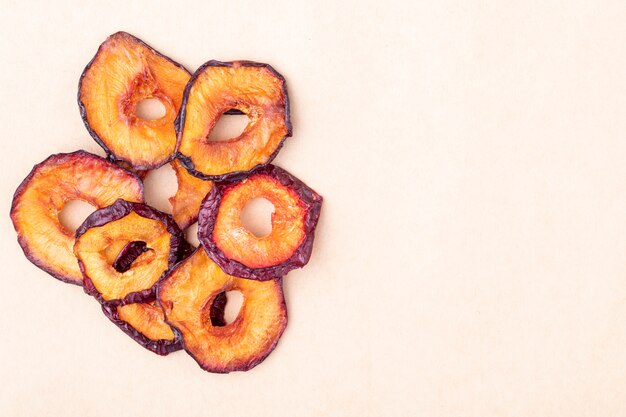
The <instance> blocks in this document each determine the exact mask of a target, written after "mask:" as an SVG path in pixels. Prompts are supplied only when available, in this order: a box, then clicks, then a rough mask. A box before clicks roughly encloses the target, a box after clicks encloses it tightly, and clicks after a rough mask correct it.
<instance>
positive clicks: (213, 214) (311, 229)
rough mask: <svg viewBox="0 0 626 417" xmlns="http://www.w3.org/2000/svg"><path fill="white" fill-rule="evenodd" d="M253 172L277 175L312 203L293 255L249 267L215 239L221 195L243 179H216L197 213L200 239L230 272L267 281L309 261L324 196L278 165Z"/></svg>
mask: <svg viewBox="0 0 626 417" xmlns="http://www.w3.org/2000/svg"><path fill="white" fill-rule="evenodd" d="M253 175H268V176H270V177H272V178H275V179H277V180H278V181H279V182H280V183H281V184H282V185H283V186H285V187H287V188H289V189H291V190H293V191H295V192H296V194H297V195H298V197H299V198H300V199H301V200H302V201H304V202H305V203H306V204H308V205H309V206H310V207H309V210H308V211H307V213H306V215H305V218H304V233H305V238H304V240H303V242H302V243H301V244H300V246H299V247H298V248H297V249H296V250H295V251H294V253H293V255H292V256H291V257H290V258H289V259H287V260H286V261H284V262H282V263H280V264H278V265H274V266H270V267H265V268H250V267H248V266H246V265H244V264H242V263H240V262H238V261H236V260H234V259H230V258H228V256H226V255H225V254H224V252H222V250H221V249H219V248H218V247H217V245H216V244H215V242H214V241H213V228H214V226H215V220H216V218H217V214H218V211H219V207H220V204H221V200H222V196H223V194H224V192H226V191H228V188H230V187H231V186H233V185H235V184H237V183H238V182H239V181H240V179H235V180H226V181H222V182H216V183H215V185H214V186H213V188H212V189H211V191H210V192H209V194H207V196H206V197H205V198H204V200H203V201H202V205H201V206H200V212H199V214H198V239H199V240H200V243H202V246H203V247H204V248H205V250H206V252H207V254H208V255H209V257H210V258H211V259H212V260H213V261H214V262H215V263H216V264H218V265H219V266H220V268H222V270H224V272H226V273H227V274H229V275H232V276H235V277H240V278H247V279H254V280H257V281H267V280H270V279H273V278H275V277H282V276H284V275H286V274H287V273H288V272H289V271H291V270H293V269H296V268H302V267H303V266H304V265H306V264H307V262H308V261H309V258H310V257H311V252H312V250H313V240H314V238H315V227H316V226H317V221H318V219H319V216H320V212H321V209H322V201H323V198H322V196H320V195H319V194H317V193H316V192H315V191H313V190H312V189H311V188H309V187H308V186H307V185H306V184H304V183H303V182H302V181H300V180H299V179H297V178H296V177H294V176H293V175H291V174H289V173H288V172H287V171H285V170H284V169H282V168H279V167H277V166H275V165H267V166H265V167H263V168H260V169H258V170H256V171H255V172H254V174H253Z"/></svg>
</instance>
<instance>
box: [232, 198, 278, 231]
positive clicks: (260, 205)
mask: <svg viewBox="0 0 626 417" xmlns="http://www.w3.org/2000/svg"><path fill="white" fill-rule="evenodd" d="M274 210H275V209H274V205H273V204H272V203H271V202H270V201H269V200H267V199H265V198H262V197H260V198H253V199H252V200H250V201H249V202H248V204H246V206H245V207H244V208H243V210H242V211H241V217H240V221H241V224H242V225H243V227H245V228H246V229H247V230H248V231H249V232H250V233H252V234H253V235H254V236H256V237H259V238H261V237H265V236H268V235H269V234H270V233H272V213H274Z"/></svg>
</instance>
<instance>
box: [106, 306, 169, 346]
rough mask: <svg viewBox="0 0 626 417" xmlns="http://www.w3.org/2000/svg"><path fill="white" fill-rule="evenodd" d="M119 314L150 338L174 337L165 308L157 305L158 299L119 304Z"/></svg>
mask: <svg viewBox="0 0 626 417" xmlns="http://www.w3.org/2000/svg"><path fill="white" fill-rule="evenodd" d="M117 314H118V315H119V317H120V319H121V320H124V321H125V322H126V323H128V324H130V325H131V326H132V327H133V328H135V330H137V331H138V332H140V333H141V334H142V335H144V336H145V337H147V338H148V339H151V340H162V339H165V340H173V339H174V332H173V331H172V328H171V327H170V326H169V325H168V324H167V323H165V316H164V314H163V310H161V309H160V308H159V307H158V306H157V305H156V301H152V302H149V303H133V304H126V305H123V306H119V307H117Z"/></svg>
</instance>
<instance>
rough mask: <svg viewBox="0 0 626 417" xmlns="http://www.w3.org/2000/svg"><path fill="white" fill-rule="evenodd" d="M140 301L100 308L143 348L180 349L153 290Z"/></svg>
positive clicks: (159, 351)
mask: <svg viewBox="0 0 626 417" xmlns="http://www.w3.org/2000/svg"><path fill="white" fill-rule="evenodd" d="M139 300H141V301H137V302H133V303H130V304H122V303H119V302H110V303H103V304H102V311H103V312H104V314H105V315H106V316H107V317H108V318H109V319H110V320H111V321H112V322H113V323H115V324H116V325H117V326H118V327H119V328H120V329H122V331H123V332H124V333H126V334H127V335H129V336H130V337H131V338H132V339H133V340H134V341H136V342H137V343H139V344H140V345H141V346H143V347H145V348H146V349H148V350H150V351H152V352H154V353H156V354H158V355H167V354H169V353H171V352H174V351H177V350H180V349H181V348H182V346H181V339H180V337H179V336H178V335H176V334H175V333H174V332H173V331H172V328H171V327H170V326H169V325H168V324H167V323H165V316H164V314H163V310H162V309H161V308H160V307H159V306H158V305H157V303H156V296H155V292H154V291H152V292H150V293H147V294H144V295H143V296H142V297H141V298H139ZM216 314H218V313H216ZM222 316H223V311H222Z"/></svg>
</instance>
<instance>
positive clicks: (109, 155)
mask: <svg viewBox="0 0 626 417" xmlns="http://www.w3.org/2000/svg"><path fill="white" fill-rule="evenodd" d="M118 33H121V34H125V35H128V36H130V37H131V38H133V39H134V40H135V41H137V42H138V43H140V44H142V45H143V46H145V47H146V48H148V49H149V50H150V51H152V52H154V53H155V54H156V55H158V56H160V57H162V58H165V59H166V60H168V61H169V62H171V63H172V64H174V65H175V66H177V67H178V68H180V69H182V70H184V71H185V72H186V73H187V74H189V75H191V71H189V70H188V69H187V68H185V67H184V66H183V65H181V64H179V63H178V62H176V61H174V60H173V59H171V58H170V57H168V56H165V55H163V54H162V53H160V52H159V51H157V50H156V49H154V48H153V47H151V46H150V45H148V44H147V43H145V42H144V41H142V40H141V39H139V38H137V37H136V36H133V35H131V34H130V33H128V32H124V31H119V32H116V33H114V34H113V35H110V36H109V38H110V37H111V36H114V35H117V34H118ZM107 39H108V38H107ZM105 42H106V41H105ZM103 44H104V42H103V43H102V44H101V45H100V47H99V48H98V50H97V51H96V54H95V55H94V56H93V58H91V61H89V63H88V64H87V66H86V67H85V69H84V70H83V72H82V73H81V75H80V79H79V80H78V97H77V98H78V109H79V110H80V117H81V118H82V119H83V123H84V124H85V127H86V128H87V131H88V132H89V135H91V137H92V138H93V140H95V141H96V143H97V144H98V145H100V146H101V147H102V149H104V151H105V152H106V154H107V159H108V160H109V161H111V162H118V161H123V162H126V163H128V164H130V165H131V166H132V167H133V168H135V169H136V170H150V169H156V168H158V167H160V166H163V165H165V164H167V163H168V162H170V161H171V160H172V159H174V157H175V155H172V157H171V158H170V159H169V160H167V161H164V162H163V163H162V164H159V165H158V166H144V165H137V166H135V165H133V164H132V163H131V162H130V161H127V160H126V159H123V158H118V157H117V156H115V154H114V153H113V152H111V150H110V149H109V147H108V146H106V144H105V143H104V142H103V141H102V139H101V138H100V136H99V135H98V134H97V133H96V131H95V130H93V129H92V128H91V125H90V124H89V120H87V109H85V105H84V104H83V102H82V100H81V99H80V90H81V88H82V86H83V78H85V75H86V74H87V71H89V69H90V68H91V66H92V65H93V62H94V61H95V60H96V58H97V57H98V55H99V54H100V50H101V49H102V45H103Z"/></svg>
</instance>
